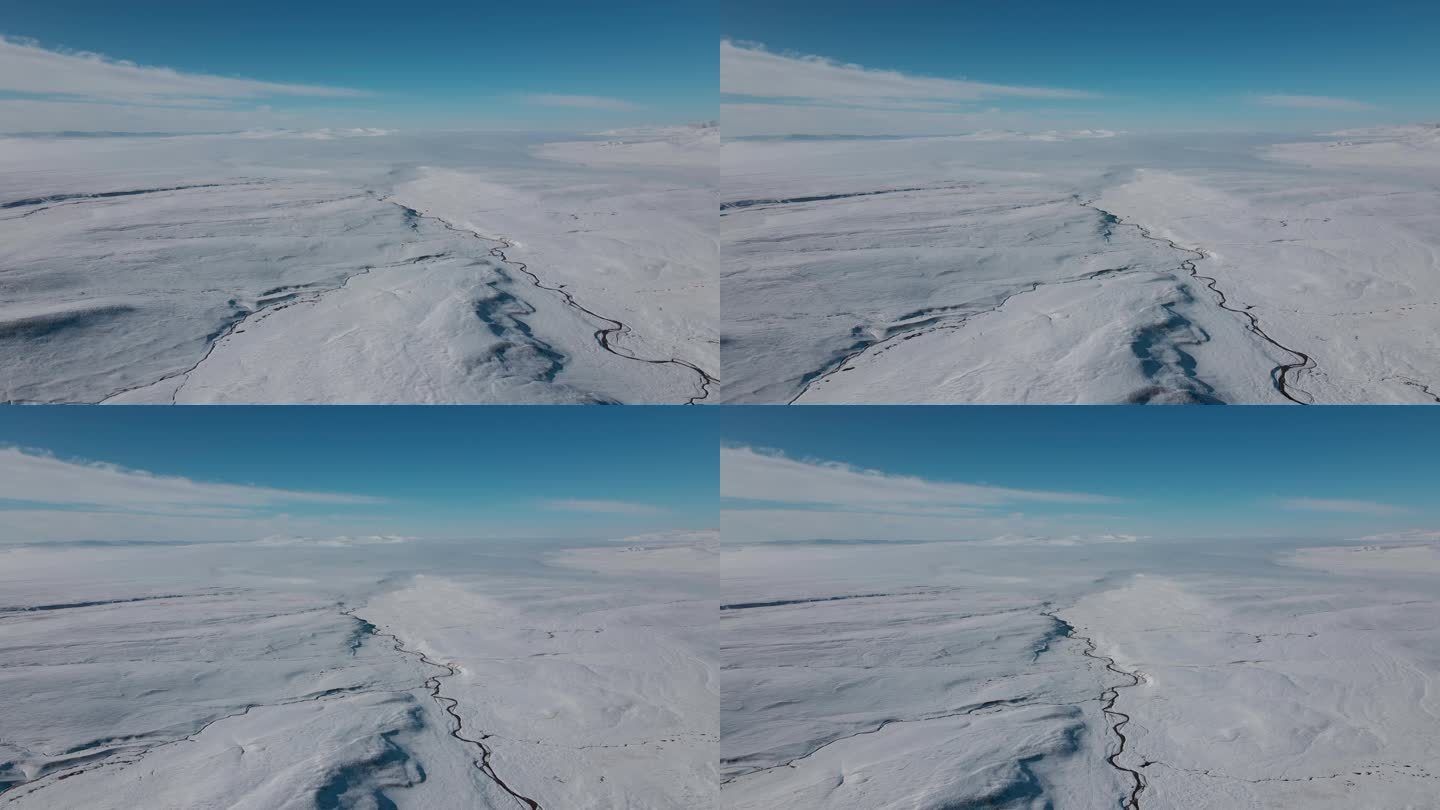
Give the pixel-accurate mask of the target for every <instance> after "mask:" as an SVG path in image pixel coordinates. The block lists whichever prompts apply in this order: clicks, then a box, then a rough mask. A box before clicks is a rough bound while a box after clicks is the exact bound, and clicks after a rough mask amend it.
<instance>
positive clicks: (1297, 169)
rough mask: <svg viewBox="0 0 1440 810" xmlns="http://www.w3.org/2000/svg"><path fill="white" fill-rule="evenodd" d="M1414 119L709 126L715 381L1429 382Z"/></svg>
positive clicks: (1141, 394) (1290, 397)
mask: <svg viewBox="0 0 1440 810" xmlns="http://www.w3.org/2000/svg"><path fill="white" fill-rule="evenodd" d="M1437 133H1440V129H1435V128H1433V127H1414V128H1395V129H1386V130H1377V131H1367V132H1360V133H1351V134H1349V135H1347V136H1345V137H1343V138H1342V137H1341V136H1340V135H1337V136H1334V137H1329V138H1323V139H1310V140H1304V139H1294V138H1292V139H1290V140H1298V141H1299V142H1295V143H1286V142H1283V140H1284V139H1276V138H1273V137H1271V138H1261V137H1255V136H1148V137H1141V136H1114V137H1093V136H1095V135H1096V134H1097V133H1083V134H1081V135H1078V136H1060V135H1057V136H1053V137H1048V138H1040V139H1036V138H1033V137H1032V138H1025V137H1023V136H1015V135H1010V134H998V135H991V136H966V137H948V138H946V137H937V138H912V139H893V140H883V139H882V140H865V139H861V140H740V141H732V142H727V143H726V144H725V146H724V147H723V149H722V156H721V167H722V169H721V171H722V181H721V193H722V202H721V210H720V218H721V223H722V225H721V240H722V255H723V262H722V269H721V293H722V297H723V300H724V306H723V314H722V318H723V322H722V326H721V332H722V340H723V363H724V369H725V374H724V376H725V386H724V393H723V399H724V400H725V401H727V402H735V403H782V402H794V403H1015V402H1026V403H1057V404H1060V403H1152V402H1184V403H1219V402H1225V403H1253V404H1261V403H1281V404H1283V403H1288V402H1294V403H1303V404H1310V403H1366V402H1384V403H1391V402H1393V403H1435V402H1440V359H1437V358H1440V337H1437V336H1440V214H1437V213H1436V212H1437V211H1440V135H1437ZM1099 134H1101V135H1110V133H1099Z"/></svg>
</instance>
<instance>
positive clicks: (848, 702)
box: [720, 537, 1440, 810]
mask: <svg viewBox="0 0 1440 810" xmlns="http://www.w3.org/2000/svg"><path fill="white" fill-rule="evenodd" d="M1437 549H1440V545H1437V544H1436V542H1435V540H1434V538H1433V537H1429V538H1426V537H1416V538H1406V537H1391V538H1383V539H1371V540H1367V541H1366V542H1364V543H1363V544H1357V545H1354V546H1348V547H1326V548H1291V547H1288V546H1286V545H1285V544H1280V543H1267V544H1262V545H1260V546H1258V547H1253V546H1252V547H1250V548H1248V549H1240V548H1233V547H1232V548H1230V549H1228V550H1227V549H1225V548H1216V547H1214V545H1213V544H1208V545H1207V544H1198V543H1180V544H1175V543H1166V544H1163V547H1159V546H1157V547H1154V548H1146V547H1145V543H1144V542H1143V541H1142V542H1141V543H1116V544H1108V545H1105V546H1094V547H1060V546H1055V545H1049V544H1041V545H1033V546H1029V545H1021V546H1011V547H994V546H983V545H977V544H953V543H935V544H903V545H896V544H883V543H882V544H863V545H854V544H850V545H834V544H774V545H741V544H730V543H728V542H727V544H726V548H725V550H724V551H723V553H722V562H721V571H722V608H721V616H722V617H723V618H722V619H721V622H720V627H721V629H720V639H721V641H720V643H721V684H722V695H723V697H722V718H721V730H722V731H721V733H722V742H721V752H722V764H721V778H722V782H723V788H722V797H723V803H724V806H726V807H730V808H737V809H738V808H771V807H792V808H821V807H823V808H832V809H841V808H856V809H857V810H858V809H859V808H864V809H865V810H882V809H883V808H897V809H898V808H959V807H966V808H972V807H973V808H980V807H985V808H1017V809H1018V808H1025V809H1026V810H1039V808H1046V807H1063V808H1095V810H1102V808H1116V807H1120V808H1125V809H1127V810H1139V808H1144V810H1168V809H1171V808H1173V809H1174V810H1180V809H1181V808H1184V809H1185V810H1195V809H1196V808H1215V810H1220V809H1221V808H1226V809H1229V810H1237V809H1239V808H1276V807H1287V808H1289V807H1306V808H1335V809H1336V810H1339V809H1340V808H1356V807H1376V808H1379V807H1384V808H1391V809H1392V810H1401V809H1402V808H1411V809H1414V810H1418V809H1419V808H1429V807H1433V806H1434V797H1435V796H1436V795H1437V790H1440V767H1437V766H1436V764H1435V763H1436V762H1440V743H1437V740H1436V736H1435V734H1434V729H1435V728H1436V724H1437V722H1440V697H1437V696H1440V629H1437V628H1436V626H1435V624H1434V622H1433V621H1432V620H1431V619H1432V617H1433V616H1434V615H1435V612H1436V610H1437V609H1440V587H1437V586H1436V584H1435V574H1436V573H1437V572H1440V551H1437Z"/></svg>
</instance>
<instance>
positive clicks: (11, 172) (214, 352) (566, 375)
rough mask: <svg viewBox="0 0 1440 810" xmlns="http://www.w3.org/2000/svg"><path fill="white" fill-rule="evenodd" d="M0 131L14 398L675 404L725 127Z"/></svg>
mask: <svg viewBox="0 0 1440 810" xmlns="http://www.w3.org/2000/svg"><path fill="white" fill-rule="evenodd" d="M547 140H550V141H553V140H557V138H556V137H555V136H550V137H549V138H541V137H539V136H522V135H497V134H436V135H402V134H386V133H379V134H377V133H374V132H338V133H331V132H320V133H286V132H279V133H246V134H240V135H214V136H173V137H100V138H78V137H58V138H40V137H13V138H3V139H0V358H3V359H0V401H11V402H43V403H50V402H67V403H74V402H82V403H93V402H117V403H136V402H143V403H150V402H181V403H186V402H196V403H208V402H252V403H332V402H338V403H354V402H374V403H390V402H402V403H404V402H419V403H492V402H500V403H532V402H533V403H586V402H625V403H686V402H700V401H706V400H709V399H711V395H712V393H714V390H713V389H714V386H715V381H716V378H717V377H718V374H719V369H718V365H719V358H718V334H717V324H718V317H719V316H718V305H719V302H718V291H717V288H716V283H715V267H716V262H717V253H716V243H715V239H714V228H713V217H714V208H713V206H714V178H715V155H716V153H717V143H718V139H717V138H716V137H715V135H714V132H713V130H710V129H703V128H696V129H691V128H674V129H670V130H660V131H655V132H648V133H635V134H629V135H619V136H614V137H611V138H610V139H609V140H602V139H599V138H590V139H586V140H574V141H568V142H560V143H547V142H546V141H547Z"/></svg>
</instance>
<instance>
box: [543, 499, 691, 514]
mask: <svg viewBox="0 0 1440 810" xmlns="http://www.w3.org/2000/svg"><path fill="white" fill-rule="evenodd" d="M545 505H546V506H548V507H549V508H551V509H559V510H562V511H565V512H600V513H605V514H613V515H654V514H658V513H659V512H661V511H662V510H661V509H660V508H659V507H658V506H653V505H651V504H648V503H635V502H634V501H607V500H597V499H586V498H559V499H556V500H550V501H546V502H545Z"/></svg>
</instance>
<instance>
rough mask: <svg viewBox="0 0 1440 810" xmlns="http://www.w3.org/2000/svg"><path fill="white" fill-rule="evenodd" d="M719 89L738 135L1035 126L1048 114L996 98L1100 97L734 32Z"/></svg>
mask: <svg viewBox="0 0 1440 810" xmlns="http://www.w3.org/2000/svg"><path fill="white" fill-rule="evenodd" d="M720 90H721V93H723V94H725V95H726V96H727V98H725V99H724V101H723V103H722V105H721V120H722V122H723V125H724V127H725V131H726V132H727V133H728V134H731V135H772V134H789V133H805V134H814V135H824V134H855V135H874V134H944V133H958V132H971V131H974V130H977V129H1000V128H1034V127H1036V126H1038V125H1039V121H1040V120H1041V118H1042V117H1043V116H1037V115H1036V113H1034V112H1018V111H1014V110H1003V109H996V108H995V107H994V106H993V104H994V103H996V102H1001V101H1004V100H1030V101H1037V100H1039V101H1043V100H1051V101H1065V100H1074V99H1088V98H1095V97H1096V95H1095V94H1093V93H1089V92H1086V91H1084V90H1072V89H1066V88H1057V87H1032V86H1023V85H1011V84H996V83H993V82H981V81H972V80H970V79H963V78H941V77H933V76H917V75H914V74H909V73H903V72H901V71H897V70H877V69H874V68H868V67H864V66H861V65H854V64H847V63H843V62H839V61H836V60H834V59H829V58H826V57H823V56H814V55H804V54H782V53H775V52H772V51H770V50H767V49H766V48H765V46H763V45H759V44H755V43H744V42H734V41H731V40H721V42H720ZM982 103H983V104H986V105H991V106H981V105H982ZM1053 125H1054V122H1053V121H1052V122H1051V124H1050V126H1053Z"/></svg>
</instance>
